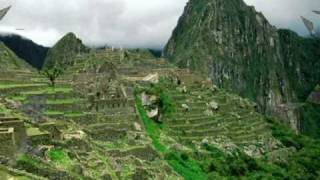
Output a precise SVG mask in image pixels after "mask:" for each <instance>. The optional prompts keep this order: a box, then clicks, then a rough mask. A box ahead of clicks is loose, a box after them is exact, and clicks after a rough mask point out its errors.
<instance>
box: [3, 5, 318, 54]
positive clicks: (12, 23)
mask: <svg viewBox="0 0 320 180" xmlns="http://www.w3.org/2000/svg"><path fill="white" fill-rule="evenodd" d="M315 1H316V0H304V1H301V0H268V1H265V0H246V2H247V3H249V4H252V5H255V6H256V8H257V10H259V11H262V12H263V13H264V14H265V15H266V17H267V18H268V19H269V20H270V22H271V23H272V24H275V25H277V26H278V27H284V28H291V29H295V30H296V31H298V32H300V33H305V29H304V27H303V26H302V24H301V22H300V19H299V16H300V15H311V14H310V10H312V8H314V7H319V9H320V1H317V2H315ZM186 2H187V0H41V1H39V0H1V2H0V7H6V6H7V5H12V9H11V10H10V11H9V13H8V15H7V16H6V17H5V18H4V19H3V21H1V22H0V31H2V32H14V33H18V34H21V35H23V36H25V37H28V38H30V39H32V40H34V41H35V42H37V43H40V44H42V45H46V46H52V45H53V44H54V43H55V42H56V41H57V40H58V39H59V38H61V37H62V36H63V35H64V34H66V33H67V32H74V33H75V34H77V36H79V37H80V38H81V39H82V40H83V41H84V42H85V43H86V44H88V45H105V44H109V45H114V46H123V47H149V48H161V47H163V46H164V44H165V43H166V42H167V40H168V38H169V37H170V35H171V32H172V30H173V28H174V27H175V26H176V23H177V20H178V18H179V16H180V15H181V14H182V11H183V8H184V6H185V4H186ZM16 28H23V29H24V30H23V31H17V30H16Z"/></svg>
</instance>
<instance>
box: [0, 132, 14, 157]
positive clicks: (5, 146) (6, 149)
mask: <svg viewBox="0 0 320 180" xmlns="http://www.w3.org/2000/svg"><path fill="white" fill-rule="evenodd" d="M16 140H17V139H16V136H15V131H14V128H12V127H10V128H0V142H1V146H0V157H1V156H2V157H10V158H14V157H15V155H16V149H17V148H16Z"/></svg>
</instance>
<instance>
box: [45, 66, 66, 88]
mask: <svg viewBox="0 0 320 180" xmlns="http://www.w3.org/2000/svg"><path fill="white" fill-rule="evenodd" d="M41 74H43V75H44V76H46V77H47V78H48V79H49V80H50V84H51V86H52V87H55V85H56V79H57V78H58V77H59V76H60V75H61V74H62V69H61V68H58V67H57V66H55V67H53V68H51V69H48V68H46V69H44V70H42V71H41Z"/></svg>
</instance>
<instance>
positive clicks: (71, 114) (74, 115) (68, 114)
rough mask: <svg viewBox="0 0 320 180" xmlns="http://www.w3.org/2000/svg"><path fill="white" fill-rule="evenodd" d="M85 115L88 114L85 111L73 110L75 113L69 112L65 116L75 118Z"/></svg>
mask: <svg viewBox="0 0 320 180" xmlns="http://www.w3.org/2000/svg"><path fill="white" fill-rule="evenodd" d="M85 115H86V114H85V113H80V112H78V113H77V112H73V113H67V114H65V115H64V117H67V118H73V117H82V116H85Z"/></svg>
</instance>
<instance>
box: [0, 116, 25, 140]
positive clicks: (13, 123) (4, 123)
mask: <svg viewBox="0 0 320 180" xmlns="http://www.w3.org/2000/svg"><path fill="white" fill-rule="evenodd" d="M0 127H2V128H14V136H15V140H16V144H17V145H19V146H20V145H21V144H22V143H23V142H24V140H25V139H26V137H27V135H26V128H25V126H24V122H23V121H21V120H19V119H18V118H6V117H2V118H0Z"/></svg>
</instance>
